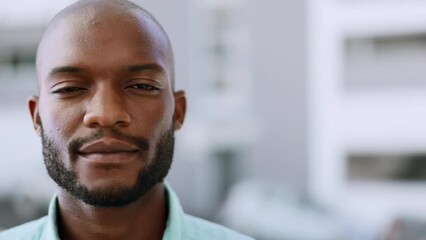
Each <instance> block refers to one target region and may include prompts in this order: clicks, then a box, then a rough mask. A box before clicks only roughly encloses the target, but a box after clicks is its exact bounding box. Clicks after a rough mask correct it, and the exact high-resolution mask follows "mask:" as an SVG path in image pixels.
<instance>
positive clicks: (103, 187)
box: [29, 9, 185, 206]
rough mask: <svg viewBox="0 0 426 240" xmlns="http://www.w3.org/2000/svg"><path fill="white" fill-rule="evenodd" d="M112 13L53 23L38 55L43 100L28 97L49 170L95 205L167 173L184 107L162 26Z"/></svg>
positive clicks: (127, 196) (135, 194) (136, 192)
mask: <svg viewBox="0 0 426 240" xmlns="http://www.w3.org/2000/svg"><path fill="white" fill-rule="evenodd" d="M113 10H114V9H112V10H111V9H109V10H108V9H101V10H98V9H89V10H87V11H86V12H82V13H79V14H72V15H68V16H67V17H66V18H64V19H62V20H61V21H59V22H57V23H54V26H52V27H51V28H50V29H49V30H48V32H47V34H46V35H45V38H44V39H43V41H42V43H41V45H40V47H39V52H38V59H37V61H38V62H37V70H38V78H39V84H40V97H39V98H34V99H33V100H30V103H29V105H30V110H31V114H32V117H33V121H34V125H35V128H36V130H37V132H38V133H39V134H40V136H41V137H42V143H43V155H44V158H45V163H46V167H47V170H48V173H49V175H50V176H51V177H52V178H53V179H54V180H55V181H56V182H57V184H58V185H59V186H61V187H62V188H63V189H65V190H66V191H68V192H69V193H71V194H72V195H74V196H75V197H77V198H79V199H81V200H83V201H84V202H86V203H88V204H91V205H95V206H123V205H125V204H128V203H130V202H132V201H135V200H137V199H138V198H140V197H141V196H142V195H143V194H144V193H145V192H147V191H148V190H149V189H151V188H152V186H153V185H155V184H156V183H158V182H161V181H162V180H163V178H164V177H165V176H166V175H167V172H168V169H169V167H170V164H171V161H172V157H173V145H174V144H173V134H174V131H175V130H177V129H179V128H180V126H181V124H182V122H183V118H184V113H185V97H184V95H183V93H182V92H177V93H173V90H172V84H171V78H172V75H173V73H172V66H171V65H172V64H173V63H172V61H171V59H172V58H171V50H170V48H169V46H168V45H167V41H166V38H165V37H164V35H163V33H162V32H161V31H160V29H159V27H158V26H157V25H156V24H154V23H153V22H152V21H151V20H150V19H147V18H144V17H142V16H139V15H138V17H135V16H131V17H129V16H127V18H124V17H123V15H120V14H114V11H113ZM100 11H104V12H102V13H100ZM105 11H111V12H110V14H106V13H105Z"/></svg>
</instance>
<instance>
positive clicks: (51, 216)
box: [0, 184, 253, 240]
mask: <svg viewBox="0 0 426 240" xmlns="http://www.w3.org/2000/svg"><path fill="white" fill-rule="evenodd" d="M165 189H166V196H167V203H168V206H169V216H168V219H167V226H166V230H165V231H164V234H163V240H253V239H252V238H250V237H247V236H244V235H242V234H239V233H237V232H235V231H233V230H230V229H228V228H225V227H223V226H220V225H217V224H215V223H211V222H208V221H206V220H203V219H200V218H196V217H193V216H190V215H187V214H185V213H184V212H183V209H182V206H181V204H180V202H179V199H178V197H177V196H176V194H175V193H174V192H173V190H172V189H171V188H170V186H168V185H167V184H165ZM57 211H58V198H57V196H54V197H53V198H52V201H51V202H50V205H49V213H48V215H47V216H45V217H43V218H40V219H38V220H35V221H32V222H29V223H26V224H23V225H20V226H17V227H14V228H11V229H9V230H6V231H4V232H1V233H0V240H59V234H58V226H57V219H56V216H57Z"/></svg>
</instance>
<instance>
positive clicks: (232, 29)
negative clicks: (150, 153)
mask: <svg viewBox="0 0 426 240" xmlns="http://www.w3.org/2000/svg"><path fill="white" fill-rule="evenodd" d="M73 2H75V1H74V0H62V1H53V0H39V1H32V0H15V1H3V2H1V3H0V152H1V161H0V229H6V228H9V227H11V226H15V225H17V224H20V223H23V222H26V221H28V220H31V219H35V218H38V217H40V216H42V215H44V214H46V211H47V204H48V201H49V200H50V198H51V197H52V194H53V193H54V192H55V185H54V183H53V182H52V181H51V180H50V179H49V177H48V176H47V173H46V171H45V169H44V165H43V160H42V155H41V143H40V139H38V137H37V136H36V135H35V133H34V132H33V129H32V124H31V121H30V115H29V113H28V110H27V98H28V96H29V95H31V94H36V93H37V84H36V73H35V66H34V59H35V54H36V48H37V44H38V41H39V40H40V38H41V35H42V33H43V29H44V28H45V26H46V25H47V23H48V21H49V20H50V19H51V18H52V17H53V16H54V15H55V14H56V13H57V12H59V11H60V10H61V9H63V8H64V7H66V6H68V5H69V4H71V3H73ZM134 2H136V3H138V4H140V5H141V6H143V7H144V8H146V9H147V10H149V11H150V12H151V13H153V15H154V16H156V18H157V19H158V20H159V21H160V22H161V23H162V25H163V26H164V28H165V29H166V32H168V34H169V37H170V39H171V42H172V44H173V47H174V52H175V60H176V79H177V88H178V89H185V90H186V93H187V97H188V116H187V119H186V122H185V126H184V128H183V130H181V131H180V132H178V133H177V145H176V153H175V159H174V164H173V167H172V170H171V172H170V174H169V177H168V182H169V183H170V185H172V186H173V188H174V189H175V190H176V192H177V194H178V195H179V197H180V199H181V201H182V203H183V207H184V209H185V211H187V212H188V213H190V214H193V215H196V216H200V217H203V218H206V219H209V220H212V221H215V222H218V223H221V224H224V225H226V226H229V227H231V228H234V229H236V230H238V231H240V232H243V233H246V234H248V235H251V236H253V237H255V238H256V239H259V240H420V239H426V231H425V229H426V228H425V227H426V204H425V202H426V181H425V180H426V124H424V123H426V67H425V66H426V2H425V1H422V0H409V1H403V0H386V1H385V0H375V1H367V0H358V1H355V0H297V1H278V0H276V1H274V0H265V1H256V0H179V1H173V0H135V1H134ZM58 51H60V49H58Z"/></svg>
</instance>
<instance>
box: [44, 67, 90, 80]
mask: <svg viewBox="0 0 426 240" xmlns="http://www.w3.org/2000/svg"><path fill="white" fill-rule="evenodd" d="M82 71H83V69H81V68H79V67H73V66H61V67H55V68H53V69H52V70H50V72H49V74H48V78H49V79H52V78H53V77H54V76H55V75H58V74H61V73H80V72H82Z"/></svg>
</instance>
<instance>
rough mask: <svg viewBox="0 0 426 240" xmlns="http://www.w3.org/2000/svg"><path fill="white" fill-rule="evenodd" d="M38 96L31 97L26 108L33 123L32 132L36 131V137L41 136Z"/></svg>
mask: <svg viewBox="0 0 426 240" xmlns="http://www.w3.org/2000/svg"><path fill="white" fill-rule="evenodd" d="M38 101H39V97H38V96H31V97H30V98H29V99H28V108H29V110H30V114H31V119H32V121H33V126H34V130H35V131H36V133H37V135H38V136H41V120H40V115H39V112H38V106H39V104H38Z"/></svg>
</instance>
